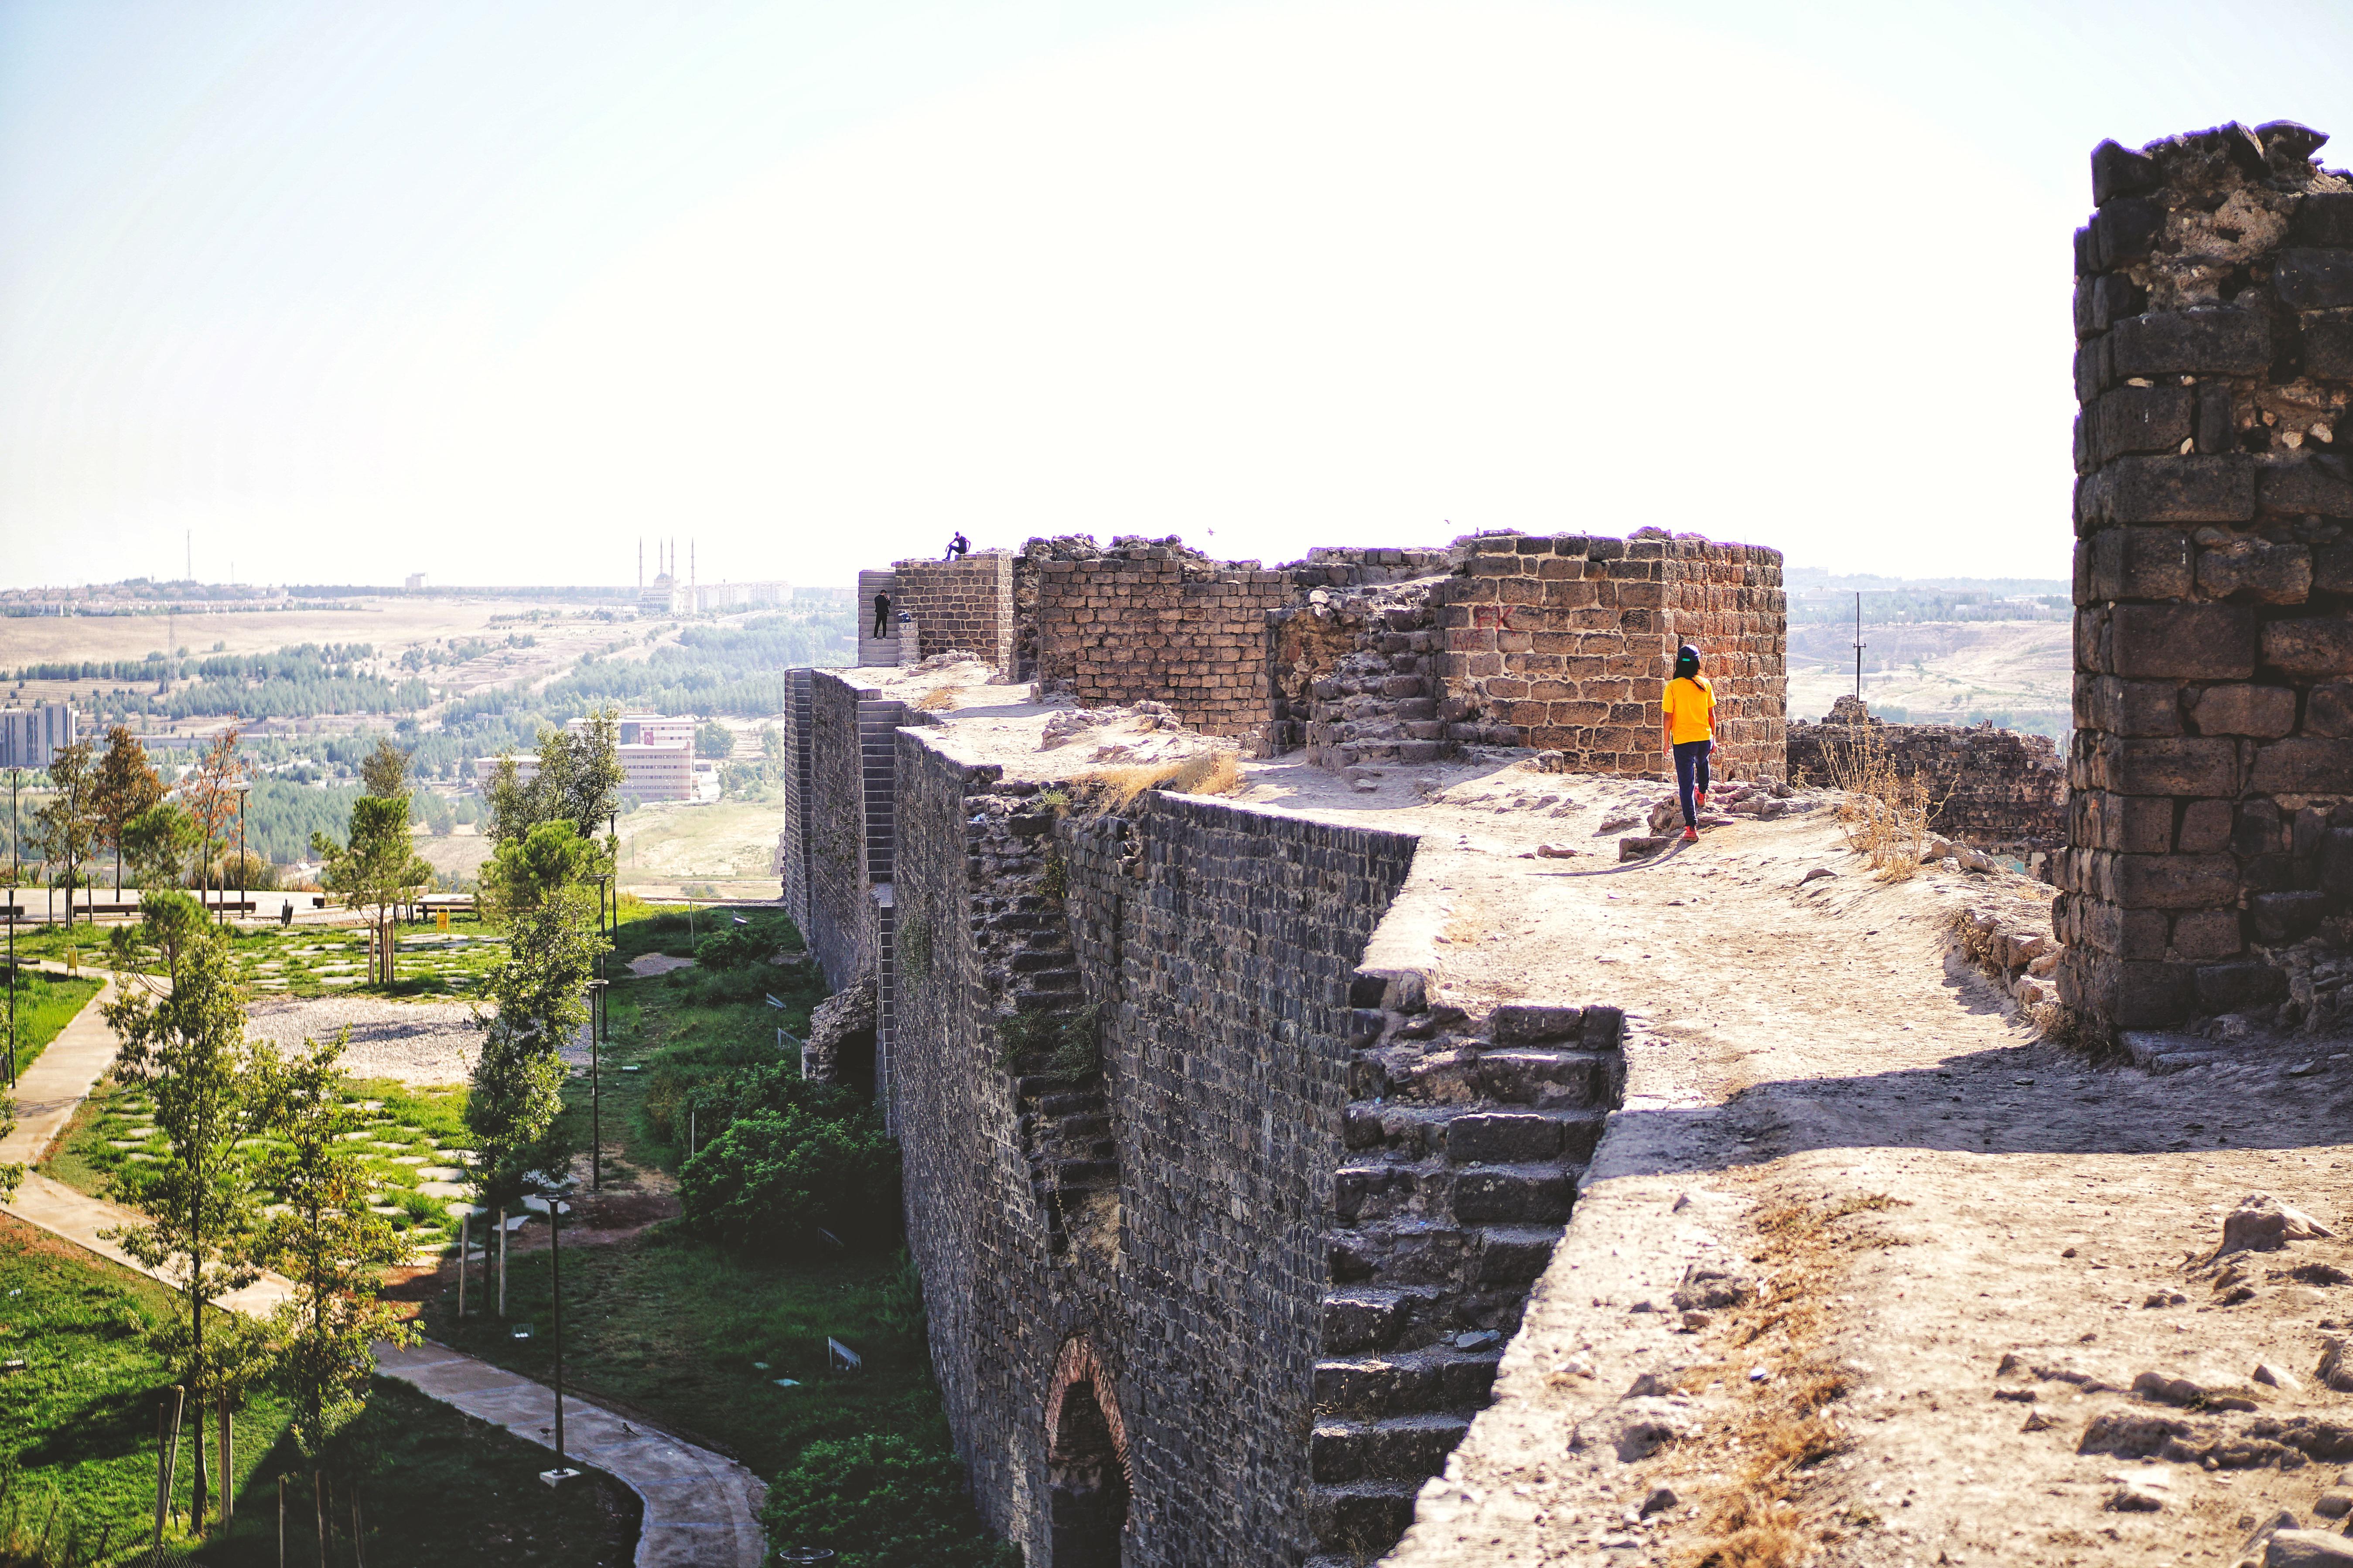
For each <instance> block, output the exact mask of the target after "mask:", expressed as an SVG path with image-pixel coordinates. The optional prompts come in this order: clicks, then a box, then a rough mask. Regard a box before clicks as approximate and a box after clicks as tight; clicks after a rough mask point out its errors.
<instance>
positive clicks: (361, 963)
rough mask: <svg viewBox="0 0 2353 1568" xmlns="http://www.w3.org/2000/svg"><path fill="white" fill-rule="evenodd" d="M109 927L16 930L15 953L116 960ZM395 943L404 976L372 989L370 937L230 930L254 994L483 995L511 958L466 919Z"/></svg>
mask: <svg viewBox="0 0 2353 1568" xmlns="http://www.w3.org/2000/svg"><path fill="white" fill-rule="evenodd" d="M114 929H115V928H114V927H112V926H89V925H77V926H75V927H73V928H72V930H71V931H68V930H67V929H66V928H65V927H63V926H27V927H25V928H23V929H22V930H20V931H18V932H17V933H16V955H17V956H18V957H19V958H24V959H50V960H55V961H58V962H62V961H63V960H64V959H65V957H66V955H67V954H68V953H69V952H70V953H72V954H74V955H75V956H76V957H78V958H79V960H80V962H81V963H83V964H84V965H85V966H89V965H97V964H107V963H111V962H112V953H111V942H112V940H113V938H112V932H113V931H114ZM398 932H399V934H398V935H397V937H396V939H395V940H396V942H398V944H399V949H400V952H399V960H398V962H397V963H396V964H395V966H394V968H395V972H396V973H397V974H398V975H399V978H398V979H397V980H396V981H395V982H393V984H390V985H371V984H367V955H368V936H367V932H366V931H363V930H358V929H355V928H353V927H348V926H295V927H292V928H290V929H280V928H279V927H277V926H267V927H263V928H260V929H258V930H254V931H242V930H238V929H237V928H235V927H231V928H230V932H229V955H230V957H231V958H232V959H233V960H234V961H235V962H236V963H237V975H238V978H240V979H242V980H243V981H244V982H245V983H246V984H247V985H248V987H249V988H250V989H251V990H252V993H253V994H255V995H256V996H332V995H336V994H341V993H343V992H357V993H359V994H363V995H368V996H424V997H432V998H435V999H437V1000H438V999H443V998H448V997H452V996H479V995H480V994H482V991H483V987H484V985H485V984H486V983H487V982H488V980H489V978H490V972H491V965H493V964H495V963H498V961H499V960H500V959H501V957H503V956H504V955H505V953H506V936H505V933H504V932H503V931H501V928H500V927H498V926H497V925H495V924H491V923H484V922H479V921H473V920H471V919H465V920H460V921H454V922H452V924H451V926H450V929H449V930H448V931H438V930H436V929H435V928H434V926H433V925H432V923H431V922H429V921H418V922H413V923H409V924H405V925H402V926H400V927H399V928H398Z"/></svg>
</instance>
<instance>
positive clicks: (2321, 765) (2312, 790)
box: [2248, 736, 2353, 795]
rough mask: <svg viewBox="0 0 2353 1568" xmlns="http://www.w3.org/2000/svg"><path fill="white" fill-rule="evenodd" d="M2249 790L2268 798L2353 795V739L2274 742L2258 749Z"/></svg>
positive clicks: (2298, 738)
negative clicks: (2274, 796)
mask: <svg viewBox="0 0 2353 1568" xmlns="http://www.w3.org/2000/svg"><path fill="white" fill-rule="evenodd" d="M2248 787H2249V788H2251V789H2255V790H2260V791H2262V792H2263V793H2265V794H2267V795H2346V794H2353V740H2346V741H2337V740H2321V739H2316V738H2313V737H2308V736H2296V737H2293V738H2291V739H2288V740H2284V741H2273V742H2269V743H2268V744H2265V745H2263V746H2262V747H2260V748H2258V749H2257V751H2256V752H2255V766H2254V771H2253V775H2252V776H2251V777H2250V778H2249V780H2248Z"/></svg>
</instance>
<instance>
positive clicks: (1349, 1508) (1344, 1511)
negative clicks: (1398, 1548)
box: [1307, 1481, 1421, 1563]
mask: <svg viewBox="0 0 2353 1568" xmlns="http://www.w3.org/2000/svg"><path fill="white" fill-rule="evenodd" d="M1420 1489H1421V1484H1420V1482H1419V1481H1351V1482H1348V1483H1346V1484H1345V1485H1340V1486H1314V1487H1310V1488H1308V1489H1307V1528H1308V1530H1309V1531H1310V1532H1311V1533H1313V1534H1314V1537H1315V1543H1316V1544H1317V1545H1318V1546H1328V1547H1332V1548H1335V1549H1336V1550H1339V1551H1342V1552H1345V1553H1346V1554H1347V1560H1348V1561H1350V1562H1355V1563H1370V1562H1371V1561H1373V1560H1374V1559H1375V1558H1377V1557H1379V1556H1381V1555H1383V1554H1384V1553H1386V1552H1388V1549H1389V1548H1390V1547H1392V1546H1394V1545H1396V1544H1397V1541H1398V1536H1400V1535H1403V1534H1404V1533H1405V1531H1406V1526H1408V1525H1409V1524H1411V1523H1412V1522H1413V1498H1414V1494H1415V1493H1416V1492H1418V1491H1419V1490H1420Z"/></svg>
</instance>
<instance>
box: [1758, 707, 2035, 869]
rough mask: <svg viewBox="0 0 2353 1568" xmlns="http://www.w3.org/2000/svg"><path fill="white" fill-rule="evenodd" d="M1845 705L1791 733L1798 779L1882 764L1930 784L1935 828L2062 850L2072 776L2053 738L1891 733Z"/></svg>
mask: <svg viewBox="0 0 2353 1568" xmlns="http://www.w3.org/2000/svg"><path fill="white" fill-rule="evenodd" d="M1861 707H1862V705H1861V704H1860V703H1858V702H1856V701H1855V700H1854V699H1853V698H1852V697H1841V698H1840V699H1839V700H1838V704H1837V706H1836V707H1834V708H1833V709H1832V710H1831V717H1830V718H1829V719H1826V720H1824V721H1822V722H1821V723H1819V724H1809V723H1806V722H1805V721H1802V720H1800V721H1798V722H1797V723H1794V724H1792V725H1790V726H1789V738H1788V763H1789V774H1790V776H1791V777H1793V778H1794V777H1796V776H1798V775H1799V773H1803V774H1804V775H1805V777H1806V779H1807V781H1808V782H1809V783H1812V784H1834V783H1836V782H1837V781H1838V780H1839V779H1841V778H1842V777H1849V776H1852V773H1853V770H1854V769H1855V768H1856V767H1857V766H1858V765H1860V764H1862V763H1867V762H1869V761H1871V760H1873V759H1883V760H1884V761H1885V763H1887V765H1888V766H1889V767H1890V768H1891V769H1892V770H1893V771H1894V773H1895V775H1896V776H1897V777H1899V778H1906V779H1909V778H1914V777H1924V778H1925V780H1926V789H1927V794H1928V798H1929V799H1931V800H1933V801H1935V802H1936V815H1935V816H1933V817H1931V818H1930V822H1929V825H1930V826H1933V827H1934V828H1936V831H1937V832H1939V833H1943V834H1947V835H1949V836H1951V837H1957V838H1961V839H1964V840H1967V841H1968V842H1969V843H1972V844H1978V845H2031V846H2033V847H2036V848H2038V849H2055V848H2057V847H2060V845H2061V844H2062V843H2063V841H2064V840H2065V838H2066V834H2067V772H2066V767H2065V764H2064V763H2062V762H2061V761H2060V758H2059V748H2058V746H2057V744H2056V743H2055V742H2052V739H2051V738H2050V737H2049V736H2048V735H2027V734H2021V733H2020V732H2019V731H2015V730H1997V729H1995V728H1994V727H1993V726H1992V725H1991V724H1976V725H1969V726H1966V727H1964V726H1961V725H1956V724H1886V723H1882V722H1881V721H1879V720H1877V719H1873V718H1869V717H1868V716H1867V715H1865V714H1863V713H1862V712H1861V711H1860V710H1861Z"/></svg>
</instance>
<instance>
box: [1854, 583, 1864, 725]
mask: <svg viewBox="0 0 2353 1568" xmlns="http://www.w3.org/2000/svg"><path fill="white" fill-rule="evenodd" d="M1854 700H1856V701H1857V702H1860V701H1862V590H1860V589H1858V590H1856V592H1855V595H1854Z"/></svg>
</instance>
